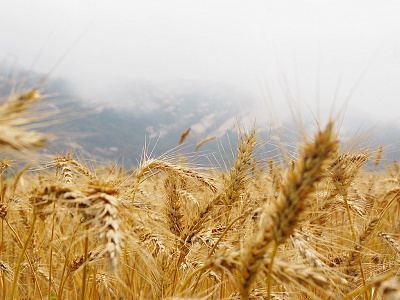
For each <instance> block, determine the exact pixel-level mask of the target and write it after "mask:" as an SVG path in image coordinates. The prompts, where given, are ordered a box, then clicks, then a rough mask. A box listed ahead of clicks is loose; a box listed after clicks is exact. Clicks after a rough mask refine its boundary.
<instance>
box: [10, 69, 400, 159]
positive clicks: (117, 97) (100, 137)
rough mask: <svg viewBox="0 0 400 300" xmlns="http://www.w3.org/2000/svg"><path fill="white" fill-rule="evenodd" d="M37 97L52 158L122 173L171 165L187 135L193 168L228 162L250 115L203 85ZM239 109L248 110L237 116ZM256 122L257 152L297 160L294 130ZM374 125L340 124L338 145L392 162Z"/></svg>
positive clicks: (241, 99) (60, 87)
mask: <svg viewBox="0 0 400 300" xmlns="http://www.w3.org/2000/svg"><path fill="white" fill-rule="evenodd" d="M39 79H40V76H39V75H35V74H33V75H31V76H30V77H29V80H27V81H26V82H25V84H24V86H28V87H30V86H35V84H36V83H37V81H38V80H39ZM12 88H14V87H13V85H6V86H5V87H4V78H3V94H7V93H8V92H9V91H10V90H12ZM42 90H43V93H44V94H47V95H48V96H49V97H48V98H47V99H45V100H44V101H43V102H44V103H43V105H42V106H44V107H45V108H46V107H47V108H49V109H50V111H54V115H55V118H54V120H53V121H55V122H56V123H55V124H53V123H51V124H52V126H49V127H48V128H46V129H45V130H46V131H49V132H51V133H53V134H55V135H56V137H57V139H55V140H54V141H51V142H50V143H49V144H48V150H49V151H50V152H51V153H66V152H67V151H69V150H72V151H74V152H75V153H77V154H78V155H82V156H83V157H85V158H94V159H96V160H98V161H101V162H103V163H108V162H109V161H113V162H118V163H119V164H123V165H125V166H126V167H132V166H135V165H137V162H138V161H140V159H141V157H142V156H143V153H146V155H151V157H158V156H160V155H163V154H165V153H169V155H170V157H173V158H175V156H176V154H177V151H178V149H177V146H178V143H179V139H180V137H181V135H182V133H183V132H185V131H186V130H187V129H189V128H190V129H191V130H190V133H189V135H188V136H187V138H186V140H185V142H184V144H183V145H181V147H180V148H179V153H180V154H186V155H189V156H190V157H191V158H190V159H191V160H193V159H194V160H195V162H196V163H200V164H203V165H204V164H208V165H210V164H213V165H217V164H221V163H222V160H224V161H227V160H230V159H231V157H232V151H231V150H230V148H232V149H233V152H236V147H237V132H238V128H237V124H238V121H237V119H239V120H240V121H239V122H240V123H241V125H242V126H246V125H248V124H245V123H246V122H245V121H241V120H242V119H246V118H247V116H248V114H249V113H250V112H251V109H254V108H252V102H251V98H249V97H248V96H247V95H244V94H241V93H240V92H238V91H235V90H233V89H229V88H224V87H210V86H202V85H194V86H188V85H183V84H182V85H177V86H173V85H170V84H169V85H156V84H150V83H148V82H134V83H132V84H130V85H126V86H124V87H123V88H119V89H118V92H119V94H113V95H109V96H107V95H105V99H99V100H98V102H96V103H92V104H88V102H87V101H85V102H84V101H81V100H79V97H77V96H74V93H73V90H72V88H71V87H70V86H69V85H68V83H67V82H65V81H63V80H49V81H47V83H46V84H45V85H44V86H43V87H42ZM107 97H109V98H107ZM69 99H71V100H69ZM101 100H102V101H101ZM243 103H244V104H243ZM239 104H242V107H243V106H244V107H246V109H248V110H247V111H243V110H241V111H238V107H239ZM250 119H251V118H250ZM262 121H263V124H264V125H265V124H267V125H265V126H264V125H263V124H262V125H260V127H259V129H260V131H262V130H265V131H264V133H263V135H262V137H261V138H262V139H264V140H265V143H264V144H263V146H262V147H261V148H260V149H259V152H263V153H266V156H268V157H274V156H276V155H277V154H279V153H282V151H283V150H282V148H286V149H288V150H289V152H290V154H291V155H295V153H296V148H292V146H294V145H295V144H296V143H297V141H298V136H297V133H298V130H299V128H298V126H297V124H295V123H293V122H291V121H287V122H285V123H283V125H282V126H280V127H279V128H274V129H268V124H269V123H268V120H262ZM307 124H308V125H307ZM307 124H306V129H307V130H306V131H307V132H308V133H313V132H315V131H316V129H317V128H316V124H315V122H314V121H310V122H308V123H307ZM360 124H362V125H360ZM373 125H374V124H371V123H369V122H368V121H367V120H363V119H358V120H349V121H347V122H345V123H344V124H342V126H341V129H342V130H341V134H340V136H339V138H340V139H341V142H342V145H346V144H348V145H351V144H352V141H353V137H354V136H359V138H358V142H357V145H358V147H359V148H360V149H362V148H364V149H371V150H376V149H377V148H378V147H379V146H380V145H382V144H384V145H386V149H387V151H386V158H387V159H388V160H393V159H398V157H399V153H400V152H399V151H398V150H397V149H398V140H399V137H400V130H399V128H397V127H395V126H392V127H387V128H385V130H379V129H377V130H376V131H375V132H372V134H371V135H369V131H370V129H371V128H372V129H373ZM250 126H251V125H250ZM374 130H375V129H374ZM374 130H373V131H374ZM212 136H216V137H217V138H216V139H215V140H213V141H211V142H209V143H206V144H205V145H203V146H202V147H201V148H200V150H199V153H195V148H196V145H197V144H198V143H199V142H200V141H202V140H204V139H206V138H208V137H212ZM144 147H146V150H144Z"/></svg>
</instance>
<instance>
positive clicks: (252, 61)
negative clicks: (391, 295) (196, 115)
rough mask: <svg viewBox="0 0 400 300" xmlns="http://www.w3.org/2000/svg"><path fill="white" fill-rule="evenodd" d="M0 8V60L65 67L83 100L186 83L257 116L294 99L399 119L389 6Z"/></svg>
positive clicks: (16, 4)
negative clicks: (203, 86)
mask: <svg viewBox="0 0 400 300" xmlns="http://www.w3.org/2000/svg"><path fill="white" fill-rule="evenodd" d="M4 2H6V1H3V4H2V5H1V9H0V41H1V47H0V61H6V62H7V63H14V62H16V64H17V65H18V66H20V67H24V68H29V67H30V66H32V65H34V69H36V70H38V71H41V72H49V71H50V70H51V69H52V68H53V67H54V66H55V65H56V63H57V61H59V60H60V59H61V58H62V61H61V62H60V64H59V65H57V67H56V70H55V72H54V74H53V77H54V78H57V77H64V78H66V79H68V80H69V81H71V82H72V84H73V85H74V86H75V87H76V88H77V90H78V91H79V92H80V93H81V95H82V96H83V97H85V98H94V97H101V95H107V94H110V93H112V91H113V89H117V88H118V87H119V83H121V82H123V83H126V82H129V81H130V80H137V79H140V80H143V79H144V80H149V81H153V80H156V81H163V80H167V81H169V80H171V81H173V80H176V79H184V80H188V81H194V82H196V81H198V82H203V83H204V82H207V83H209V84H216V85H219V84H223V85H225V86H232V87H234V88H238V89H240V90H243V91H244V92H246V93H249V94H252V95H254V97H257V98H259V99H261V100H262V101H263V103H264V106H265V107H264V108H265V109H269V108H270V103H271V101H273V102H274V106H273V107H274V109H275V110H279V109H281V107H284V106H281V103H284V102H286V101H287V100H288V99H292V98H293V99H292V100H291V101H294V102H297V103H298V104H296V105H298V106H300V107H307V105H308V106H310V109H311V110H312V111H317V105H316V103H319V105H320V106H321V109H322V110H324V109H325V108H326V109H327V110H329V109H330V107H331V104H332V99H334V98H335V99H337V104H336V108H338V107H340V103H342V102H343V101H345V100H346V99H347V98H348V96H349V95H352V99H351V100H350V104H349V105H350V107H351V109H349V110H348V114H350V116H351V114H352V113H354V112H355V111H358V113H361V114H364V113H365V115H366V116H372V117H373V118H376V119H377V120H378V121H386V120H395V119H399V117H400V2H399V1H397V0H396V1H382V0H379V1H368V0H360V1H353V0H346V1H340V0H336V1H335V0H279V1H278V0H275V1H267V0H263V1H235V0H229V1H228V0H227V1H225V0H213V1H205V0H201V1H190V0H185V1H183V0H181V1H174V0H168V1H166V0H160V1H152V0H147V1H132V0H129V1H104V0H96V1H93V0H90V1H89V0H70V1H62V2H61V1H54V0H47V1H45V0H38V1H25V0H14V1H7V4H5V3H4ZM38 55H40V57H39V59H37V57H38ZM64 55H65V56H64ZM354 88H355V89H354ZM353 90H354V93H353Z"/></svg>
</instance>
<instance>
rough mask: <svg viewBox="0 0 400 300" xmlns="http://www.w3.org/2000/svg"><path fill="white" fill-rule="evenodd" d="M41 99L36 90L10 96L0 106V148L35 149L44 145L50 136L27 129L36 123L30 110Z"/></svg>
mask: <svg viewBox="0 0 400 300" xmlns="http://www.w3.org/2000/svg"><path fill="white" fill-rule="evenodd" d="M41 98H42V97H41V95H40V92H39V91H38V90H30V91H27V92H25V93H21V94H13V95H10V96H9V97H8V99H7V101H5V102H3V103H1V104H0V146H2V147H9V148H12V149H14V150H23V149H36V148H41V147H43V146H44V145H45V143H46V141H47V140H49V139H50V138H51V136H50V135H47V134H43V133H38V132H35V131H32V130H29V129H28V125H29V124H30V123H33V122H37V121H38V116H37V115H36V116H35V115H34V114H33V112H32V111H31V110H30V108H31V107H32V106H33V105H34V104H35V103H36V102H37V101H38V100H40V99H41Z"/></svg>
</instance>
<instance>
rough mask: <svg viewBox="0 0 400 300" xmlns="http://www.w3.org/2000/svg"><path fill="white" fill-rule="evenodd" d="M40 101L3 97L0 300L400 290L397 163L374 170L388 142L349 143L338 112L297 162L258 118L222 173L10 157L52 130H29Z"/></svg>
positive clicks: (166, 164) (37, 144) (175, 164)
mask: <svg viewBox="0 0 400 300" xmlns="http://www.w3.org/2000/svg"><path fill="white" fill-rule="evenodd" d="M40 98H41V95H40V93H39V92H38V91H37V90H29V91H26V92H21V93H17V92H14V93H13V94H11V95H8V96H6V97H5V99H3V102H2V103H1V104H0V133H1V134H0V149H1V150H2V152H3V157H2V160H1V161H0V172H1V181H0V188H1V193H0V197H1V203H0V218H1V220H0V221H1V233H0V295H1V297H0V299H82V300H83V299H358V298H359V299H400V280H399V278H400V277H398V276H397V272H398V270H399V266H400V244H399V243H398V234H399V233H400V219H399V215H400V209H399V208H400V206H399V203H400V179H399V178H400V177H399V176H400V170H399V167H398V165H397V163H396V162H394V163H393V164H387V167H385V170H381V169H383V168H378V164H379V162H380V160H381V155H382V147H381V148H378V149H375V150H374V151H373V150H371V149H370V151H369V152H368V151H366V150H364V151H361V150H360V151H358V150H357V151H356V150H354V148H352V149H350V150H349V149H348V147H347V148H346V147H344V148H346V149H342V148H341V147H339V144H338V140H337V132H336V131H335V129H334V128H335V126H334V125H335V124H334V123H333V122H329V123H328V124H327V126H326V127H325V128H321V129H320V130H319V131H318V132H317V133H316V134H315V136H314V138H313V139H312V138H311V139H309V140H307V141H304V142H302V143H299V145H298V149H299V151H298V154H297V155H296V157H295V158H292V159H291V160H290V163H279V161H277V160H274V159H273V158H270V157H268V155H264V154H262V153H260V151H257V148H259V147H260V146H261V145H262V143H263V141H260V140H259V139H260V136H259V134H258V133H257V130H256V128H253V129H251V130H247V131H246V130H243V132H241V133H240V138H239V142H238V145H237V150H236V153H234V160H233V164H231V165H230V166H229V167H228V168H226V170H225V171H224V170H222V171H221V170H218V171H217V169H216V168H214V169H213V168H203V169H201V168H199V167H194V166H190V165H189V164H188V163H187V162H186V161H185V160H184V159H182V157H179V158H174V159H172V158H170V159H167V158H147V157H144V158H143V160H142V161H141V162H140V164H139V165H138V166H137V168H136V169H134V170H131V171H125V170H124V169H123V168H122V167H119V168H117V167H116V165H111V167H110V166H108V167H102V166H99V165H97V164H94V163H88V162H86V163H85V162H83V161H82V160H80V159H79V158H78V157H74V156H73V155H71V154H66V155H55V156H54V157H52V158H50V159H49V160H48V161H45V162H35V161H30V162H29V164H30V165H31V166H30V165H28V164H26V165H25V166H21V163H20V162H19V161H17V160H16V159H10V156H9V155H13V156H12V157H20V158H21V160H22V158H23V157H24V156H25V157H26V156H30V157H33V156H31V155H30V153H33V150H34V149H37V148H41V147H43V146H44V145H45V142H46V140H47V139H48V138H49V137H48V136H47V135H45V134H42V133H39V132H37V131H35V130H32V128H33V127H35V126H34V124H35V122H36V121H37V119H36V117H37V115H36V114H35V111H34V109H33V107H34V106H33V104H35V103H36V102H37V101H38V100H40ZM257 153H258V154H257ZM25 161H27V159H25ZM368 161H370V162H371V163H370V165H372V167H370V170H369V171H365V170H362V167H363V165H365V164H366V162H368ZM374 164H375V168H374ZM40 166H42V168H41V167H40ZM222 169H223V168H222ZM364 169H365V168H364ZM378 170H380V171H378Z"/></svg>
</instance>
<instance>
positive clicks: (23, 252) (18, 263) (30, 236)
mask: <svg viewBox="0 0 400 300" xmlns="http://www.w3.org/2000/svg"><path fill="white" fill-rule="evenodd" d="M35 223H36V214H35V213H34V214H33V219H32V225H31V229H30V230H29V233H28V236H27V238H26V241H25V244H24V246H23V248H22V250H21V253H20V254H19V257H18V261H17V266H16V269H15V274H14V281H13V285H12V288H11V295H10V299H14V293H15V289H16V287H17V282H18V278H19V272H20V271H21V264H22V261H23V259H24V255H25V251H26V249H27V248H28V244H29V242H30V240H31V238H32V235H33V232H34V231H35ZM33 274H35V273H34V272H33ZM39 293H40V289H39ZM41 298H42V297H41Z"/></svg>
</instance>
